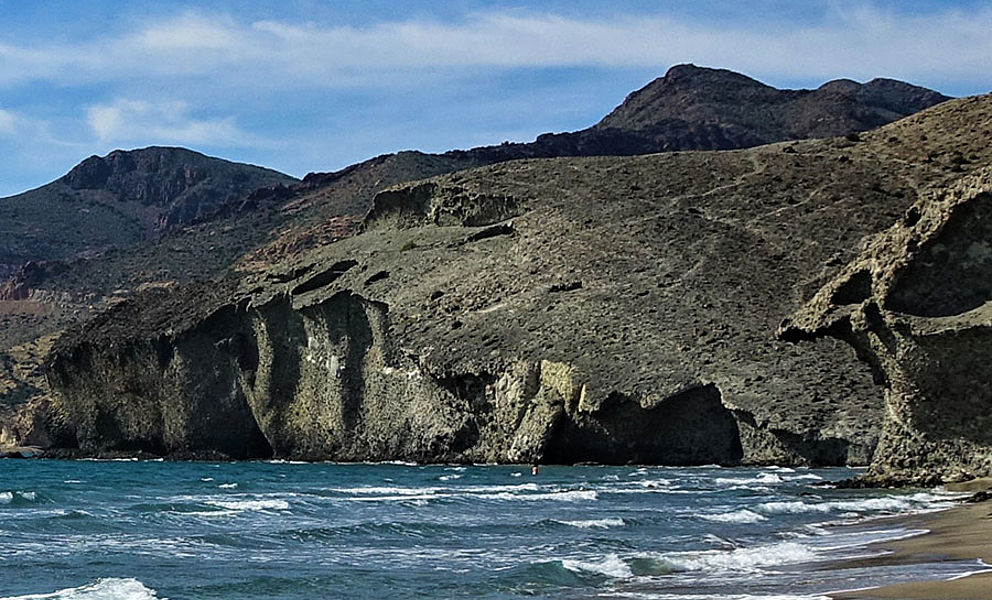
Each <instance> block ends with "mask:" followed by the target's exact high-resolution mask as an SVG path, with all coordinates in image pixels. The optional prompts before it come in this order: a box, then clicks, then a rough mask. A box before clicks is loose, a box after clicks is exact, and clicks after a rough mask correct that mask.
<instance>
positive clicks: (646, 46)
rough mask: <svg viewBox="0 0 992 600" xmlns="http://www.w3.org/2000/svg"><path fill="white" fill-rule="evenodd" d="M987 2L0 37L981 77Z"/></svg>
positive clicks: (312, 65)
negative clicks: (798, 20)
mask: <svg viewBox="0 0 992 600" xmlns="http://www.w3.org/2000/svg"><path fill="white" fill-rule="evenodd" d="M989 31H992V8H989V9H985V10H979V11H973V12H971V13H969V14H963V13H961V12H957V11H953V10H947V11H945V12H941V13H934V14H928V15H925V16H920V15H905V14H896V13H891V12H883V11H880V10H878V9H874V8H872V7H871V5H864V6H862V7H861V8H857V9H853V10H849V11H848V12H845V13H839V12H838V13H836V14H834V15H833V16H832V17H831V18H829V19H827V20H826V21H824V22H823V23H821V24H819V25H817V26H814V27H806V28H794V29H788V28H784V27H782V26H781V25H779V26H777V27H775V28H773V29H759V28H756V27H751V28H747V27H744V26H738V27H737V28H733V27H731V28H727V27H725V26H723V25H720V26H717V25H710V24H706V23H700V22H693V21H686V20H682V21H680V20H676V19H672V18H666V17H663V16H657V15H654V16H647V17H644V16H638V17H635V16H630V17H615V18H613V19H611V20H607V21H593V20H582V19H576V18H567V17H563V16H557V15H549V14H526V13H520V12H515V13H513V14H500V13H488V14H481V15H475V16H473V17H470V18H468V19H465V20H462V21H457V22H434V21H424V20H410V21H397V22H384V23H379V24H375V25H372V26H369V27H363V28H357V27H326V26H325V27H321V26H317V25H313V24H299V23H289V22H284V21H259V22H255V23H250V24H245V23H239V22H238V21H236V20H235V19H234V18H232V17H230V16H224V15H221V16H207V15H200V14H192V13H191V14H187V15H184V16H181V17H178V18H174V19H171V20H168V21H164V22H159V23H149V24H146V25H145V26H144V27H143V28H140V29H139V30H138V31H137V32H135V33H132V34H126V35H118V36H116V37H107V38H105V39H99V40H96V41H90V42H87V43H80V44H75V45H64V46H56V47H42V48H34V47H16V46H12V45H9V44H8V45H0V82H3V81H6V82H13V81H25V80H38V79H50V80H55V81H59V82H69V83H72V82H93V81H108V80H135V79H137V80H141V79H151V78H160V77H186V76H199V77H211V78H214V81H212V82H210V83H211V84H213V85H218V86H224V85H227V86H230V85H255V86H259V87H263V88H264V87H271V86H305V87H316V88H321V87H327V88H334V87H341V86H353V85H362V86H376V87H387V86H389V84H390V82H391V79H390V78H391V77H396V76H399V74H401V73H404V72H406V73H409V72H411V71H412V72H416V73H419V74H421V75H423V74H425V73H428V74H429V73H431V72H437V71H438V70H448V69H459V68H463V67H507V68H512V67H538V68H540V67H560V66H606V67H619V68H628V67H649V68H657V69H658V70H659V71H663V70H664V69H665V68H667V67H668V66H670V65H671V64H674V63H679V62H696V63H698V64H706V65H712V66H721V67H727V68H732V69H736V70H742V71H745V72H748V73H751V74H754V75H758V76H763V77H766V78H772V79H774V78H776V77H777V78H786V79H795V78H813V77H821V78H824V79H825V78H830V77H836V76H849V77H862V78H867V77H872V76H876V75H888V76H895V77H902V78H906V79H911V80H915V81H922V82H925V81H926V80H927V79H928V78H934V77H939V78H940V79H941V80H943V81H946V80H948V79H958V80H964V79H969V78H971V79H977V80H983V79H984V78H986V77H987V74H988V72H990V70H992V36H990V35H989V34H988V32H989Z"/></svg>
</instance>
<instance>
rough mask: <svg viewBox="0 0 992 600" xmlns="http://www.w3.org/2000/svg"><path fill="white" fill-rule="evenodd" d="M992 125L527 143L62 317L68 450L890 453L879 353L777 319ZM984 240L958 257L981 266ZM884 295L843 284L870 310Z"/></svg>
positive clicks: (986, 159)
mask: <svg viewBox="0 0 992 600" xmlns="http://www.w3.org/2000/svg"><path fill="white" fill-rule="evenodd" d="M990 121H992V97H982V98H976V99H965V100H957V101H951V102H947V103H944V104H941V105H940V106H937V107H934V108H931V109H929V110H927V111H924V112H923V113H920V114H919V115H917V116H915V117H911V118H910V119H908V120H905V121H901V122H897V123H893V124H891V125H888V126H885V127H883V128H881V129H878V130H875V131H871V132H868V133H864V134H862V135H860V136H854V135H851V136H846V137H839V138H832V139H826V140H815V141H801V142H789V143H779V144H773V145H767V146H762V147H758V148H754V149H750V150H742V151H732V152H690V153H667V154H654V155H648V156H640V157H599V158H558V159H541V160H528V161H516V162H509V163H501V164H497V165H492V166H488V167H483V168H479V169H473V170H468V171H461V172H458V173H453V174H448V175H443V176H440V177H436V178H432V179H429V180H425V181H419V182H413V183H408V184H404V185H400V186H397V187H394V188H391V189H387V190H384V191H382V192H380V193H379V194H377V195H376V196H375V198H374V200H373V206H372V208H371V210H370V211H369V212H368V214H367V215H366V217H365V218H364V219H363V221H362V224H361V227H360V230H361V233H359V234H358V235H354V236H352V237H349V238H346V239H343V240H341V241H338V242H336V243H334V244H328V245H325V246H323V247H321V248H316V249H314V250H312V251H309V252H304V253H300V254H297V255H296V256H293V257H292V258H290V259H288V260H287V261H285V262H284V263H282V264H280V265H277V266H274V267H272V268H270V269H267V270H264V271H260V272H258V273H256V274H253V275H251V276H248V277H245V278H242V279H240V280H239V279H229V280H225V281H219V282H212V283H203V284H192V285H190V286H182V287H177V288H174V289H171V290H158V291H154V292H149V293H147V294H142V295H139V296H137V297H135V298H132V299H129V300H125V301H123V302H121V303H120V304H118V305H117V306H115V307H114V308H112V309H111V310H110V311H108V312H106V313H104V314H102V315H100V316H98V317H97V318H96V319H94V320H92V321H90V322H89V323H87V324H86V325H85V326H83V327H80V328H76V329H73V330H72V331H71V332H69V333H67V334H65V335H63V336H62V337H61V338H60V339H59V340H58V342H57V343H56V346H55V348H54V350H53V351H52V354H51V355H50V360H49V365H48V372H49V378H50V381H51V383H52V385H53V387H54V390H55V392H56V404H55V406H56V411H55V413H56V414H57V415H59V418H60V419H61V422H62V423H64V424H65V427H63V428H61V429H58V430H57V432H58V444H57V445H62V446H63V447H64V448H65V452H67V453H69V454H71V455H79V454H83V455H114V454H117V453H135V452H146V453H150V454H159V455H166V456H177V457H205V456H235V457H242V458H243V457H268V456H278V457H285V458H301V459H331V460H387V459H402V460H418V461H454V462H479V461H531V460H543V461H549V462H575V461H597V462H608V463H625V462H647V463H662V464H707V463H720V464H740V463H746V464H761V463H776V464H845V463H847V464H863V463H865V462H867V461H869V460H874V461H876V462H877V461H881V460H886V457H885V456H884V455H879V454H877V453H875V454H874V456H873V452H874V450H875V440H876V438H877V436H878V435H879V433H880V431H881V429H880V427H879V424H880V423H881V422H882V421H883V419H892V418H893V417H892V415H891V414H890V412H889V411H887V410H886V405H885V398H884V396H885V393H886V392H885V387H884V385H877V384H876V381H875V379H873V375H874V376H875V377H878V371H877V369H876V370H875V371H874V372H873V371H872V369H871V368H870V366H871V364H863V363H861V362H860V361H859V359H858V357H857V356H856V355H855V353H853V352H851V350H850V348H849V347H848V346H847V345H846V344H845V343H843V342H842V341H840V340H836V339H833V338H832V337H830V336H819V337H818V338H817V339H816V340H811V341H806V342H803V341H802V340H798V339H779V338H778V337H777V331H778V330H779V329H780V327H783V326H785V327H787V326H788V325H787V324H786V325H782V324H783V322H784V321H785V320H786V319H787V318H789V317H790V316H792V315H794V314H796V312H797V311H801V310H803V307H804V306H805V304H806V303H807V302H808V301H809V300H810V299H811V298H812V297H814V296H815V294H816V293H817V292H818V290H820V289H821V288H823V287H824V286H830V285H832V284H831V283H830V282H831V281H833V280H834V279H835V278H837V277H839V276H843V274H844V273H846V272H847V271H846V269H850V268H853V267H845V265H848V264H852V265H853V264H856V262H857V261H858V260H860V259H859V254H860V253H861V252H862V241H863V240H864V239H866V238H867V237H870V236H872V235H875V234H877V233H879V232H882V231H884V230H886V229H887V228H889V227H892V226H894V224H899V223H901V222H906V223H908V222H910V221H913V220H914V219H918V218H919V217H918V216H917V217H914V216H913V215H914V210H915V209H914V206H916V205H917V203H918V202H920V201H921V200H923V199H925V198H926V197H927V196H928V195H929V194H930V193H931V192H928V191H926V190H937V191H939V190H942V189H946V188H949V187H952V186H954V185H957V184H958V183H959V182H960V181H961V178H962V177H965V176H967V175H969V174H970V173H972V172H979V171H980V170H981V169H982V168H985V167H987V166H989V165H992V149H990V147H989V146H988V144H987V136H986V135H985V133H984V132H983V131H982V130H981V128H975V127H967V126H963V125H965V124H968V123H987V122H990ZM935 193H936V192H935ZM920 222H921V223H922V222H923V221H920ZM928 223H929V221H928ZM928 227H931V229H932V227H933V226H932V224H931V225H928ZM931 229H928V231H930V230H931ZM977 233H978V234H980V233H981V231H977ZM968 239H970V238H968ZM966 241H967V240H966ZM969 243H970V242H969ZM936 245H937V240H935V241H934V247H935V248H936ZM944 246H945V248H946V247H947V245H946V244H944ZM921 247H922V246H921ZM971 247H972V246H971V245H967V244H966V245H963V246H962V247H961V250H962V251H961V252H958V253H956V254H954V256H960V257H961V258H962V260H963V259H967V257H969V256H972V257H973V258H974V257H979V258H980V257H981V256H984V255H983V254H982V251H981V250H980V249H978V250H974V251H973V252H972V251H969V250H968V248H971ZM955 252H956V250H955ZM872 256H875V254H874V253H872ZM975 260H977V258H975ZM921 264H924V265H925V264H927V261H924V262H923V263H921ZM859 272H860V271H859ZM872 272H873V273H874V272H875V271H872ZM970 272H971V271H969V273H970ZM859 277H860V276H859ZM856 279H857V281H858V282H861V280H862V279H863V277H861V278H860V279H859V278H856ZM976 285H977V284H976ZM862 288H863V285H862V284H861V283H856V284H852V285H847V284H844V285H841V286H839V287H836V288H831V289H833V290H834V291H831V292H830V293H829V297H830V298H834V299H836V300H837V302H841V301H843V302H844V303H850V304H852V305H857V303H859V302H861V301H862V298H863V297H864V291H863V289H862ZM981 298H984V296H981ZM861 306H862V307H863V306H864V305H863V304H861ZM852 322H853V320H852ZM825 327H826V328H827V331H828V332H833V331H834V330H835V329H836V328H834V327H832V326H831V325H830V323H827V324H826V325H825ZM894 332H895V333H894V334H893V335H895V336H896V341H895V343H896V344H898V343H901V342H900V341H899V335H904V334H902V333H900V330H898V329H895V330H894ZM797 341H798V342H801V343H799V344H796V343H795V342H797ZM873 343H874V342H873ZM878 343H879V344H882V345H883V346H886V345H887V344H889V342H888V341H887V339H886V338H880V339H879V342H878ZM920 343H922V342H920ZM962 343H964V342H962ZM886 347H887V346H886ZM944 347H945V346H940V347H938V348H934V349H933V351H934V352H936V351H937V350H941V349H942V348H944ZM888 351H890V352H892V353H893V354H894V355H895V356H896V357H897V360H899V358H898V357H902V356H903V354H902V353H901V352H899V351H898V348H892V349H889V350H888ZM861 356H866V355H865V354H862V355H861ZM866 358H870V357H867V356H866ZM905 358H906V359H908V358H909V357H905ZM869 363H871V361H870V360H869ZM908 364H916V363H912V362H909V363H908ZM935 364H937V362H936V359H935ZM939 364H948V363H947V362H946V361H943V362H940V363H939ZM907 368H908V367H907ZM948 368H951V367H948ZM932 373H933V371H928V372H924V373H923V374H922V376H926V377H929V376H930V374H932ZM878 382H881V383H885V379H884V378H879V379H878ZM928 414H931V415H932V413H928ZM947 418H948V419H953V418H954V417H953V415H947ZM219 423H223V424H224V427H219V426H218V424H219ZM885 448H886V447H885V446H883V447H882V450H881V451H882V452H885V451H886V450H885ZM986 451H987V450H986ZM982 460H984V458H983V459H982Z"/></svg>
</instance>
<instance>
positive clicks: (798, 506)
mask: <svg viewBox="0 0 992 600" xmlns="http://www.w3.org/2000/svg"><path fill="white" fill-rule="evenodd" d="M948 499H949V497H948V496H946V495H943V496H942V495H937V494H928V493H919V494H913V495H911V496H886V497H883V498H866V499H864V500H834V501H829V502H804V501H801V500H789V501H779V502H764V503H762V504H759V505H758V506H757V509H758V510H759V511H761V512H763V513H765V514H797V513H829V512H842V513H853V514H854V515H858V514H861V513H866V512H886V513H894V512H905V511H908V510H911V509H918V510H923V509H936V508H944V507H946V506H949V504H948V502H947V500H948Z"/></svg>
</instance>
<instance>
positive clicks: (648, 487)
mask: <svg viewBox="0 0 992 600" xmlns="http://www.w3.org/2000/svg"><path fill="white" fill-rule="evenodd" d="M852 474H853V471H850V470H845V469H827V470H792V469H778V468H772V469H720V468H705V467H704V468H654V467H649V468H637V467H544V468H542V470H541V473H540V474H539V475H538V476H536V477H534V476H531V475H530V472H529V469H527V468H523V467H509V466H506V467H504V466H477V467H456V466H414V465H391V464H377V465H339V464H289V463H276V462H272V463H265V462H244V463H228V464H211V463H169V462H155V461H143V462H138V461H134V462H129V461H121V462H114V461H108V462H97V461H76V462H72V461H46V460H37V461H23V460H21V461H16V460H0V600H4V599H8V600H9V599H11V598H19V599H20V598H32V599H49V598H52V599H54V598H59V599H88V600H98V599H99V600H103V599H145V598H171V599H174V600H175V599H201V598H202V599H213V598H216V599H221V598H224V599H226V598H238V599H249V598H266V599H273V598H279V599H282V598H286V599H289V598H308V599H310V598H382V597H388V598H391V599H396V600H399V599H405V598H467V597H471V598H484V599H489V598H520V597H540V598H645V599H646V598H658V599H664V598H672V599H675V598H700V599H701V598H735V599H742V598H762V597H765V598H791V597H816V596H817V595H819V594H822V593H824V592H826V591H829V590H837V589H845V588H855V587H864V586H865V585H869V584H871V583H878V582H885V581H900V580H906V579H911V578H920V577H926V576H930V575H933V574H938V575H942V576H950V575H952V574H954V573H959V572H963V571H967V570H970V569H973V568H974V567H973V566H972V565H968V564H955V563H940V564H934V565H915V566H913V567H912V568H911V569H907V568H899V567H890V568H886V569H870V570H866V569H861V570H857V569H825V568H824V566H825V561H827V560H830V559H836V558H842V557H845V556H857V555H864V554H865V552H866V550H865V548H864V547H863V545H864V544H865V543H866V542H868V541H871V540H878V539H890V538H895V537H900V536H905V535H908V534H909V533H911V532H907V531H905V530H901V529H898V528H897V527H895V526H893V525H887V526H882V525H880V524H879V525H874V524H872V523H870V522H868V523H867V524H865V523H864V521H865V520H866V519H869V518H871V517H876V516H880V515H885V514H898V513H904V512H907V511H919V510H931V509H935V508H939V507H941V506H946V505H948V499H947V497H946V496H942V495H940V494H936V493H932V492H925V491H919V490H917V491H906V492H899V493H891V492H880V491H855V490H832V489H825V488H823V487H817V486H815V485H814V484H816V483H818V482H821V481H823V480H824V479H827V480H836V479H841V478H845V477H849V476H851V475H852ZM852 521H856V522H862V525H861V526H859V527H837V526H835V524H837V523H841V522H852Z"/></svg>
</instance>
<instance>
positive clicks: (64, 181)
mask: <svg viewBox="0 0 992 600" xmlns="http://www.w3.org/2000/svg"><path fill="white" fill-rule="evenodd" d="M295 181H296V180H295V179H293V178H292V177H289V176H288V175H283V174H282V173H278V172H276V171H273V170H271V169H263V168H261V167H255V166H252V165H245V164H239V163H233V162H229V161H226V160H221V159H219V158H211V157H208V156H205V155H203V154H200V153H198V152H193V151H191V150H186V149H183V148H159V147H151V148H145V149H142V150H132V151H126V152H125V151H120V150H116V151H114V152H111V153H110V154H108V155H107V156H103V157H99V156H91V157H90V158H87V159H86V160H84V161H83V162H81V163H80V164H79V165H77V166H76V167H74V168H73V169H72V170H71V171H69V172H68V173H67V174H65V175H64V176H62V177H60V178H59V179H57V180H56V181H53V182H52V183H50V184H48V185H45V186H42V187H40V188H37V189H34V190H30V191H27V192H24V193H22V194H18V195H16V196H11V197H8V198H0V222H2V223H4V239H3V245H2V247H0V276H6V275H9V274H11V273H13V272H14V271H16V270H17V268H19V267H20V266H21V265H23V264H24V263H26V262H28V261H35V262H37V261H49V260H65V259H70V258H73V257H77V256H87V255H95V254H98V253H100V252H102V251H105V250H107V249H109V248H121V247H128V246H131V245H134V244H136V243H138V242H140V241H143V240H147V239H151V238H155V237H157V236H159V235H161V234H162V233H164V232H166V231H169V230H172V229H175V228H178V227H182V226H185V225H189V224H192V223H196V222H199V221H203V220H206V219H209V218H212V217H215V216H217V215H218V214H219V213H222V212H224V211H230V210H236V209H237V206H238V204H239V203H240V202H242V201H243V200H244V199H245V197H246V196H247V195H248V194H249V193H250V192H252V191H253V190H255V189H257V188H259V187H262V186H270V185H279V184H290V183H293V182H295Z"/></svg>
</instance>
